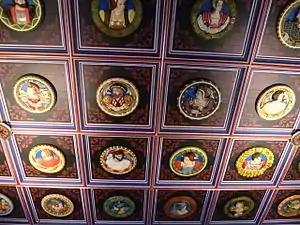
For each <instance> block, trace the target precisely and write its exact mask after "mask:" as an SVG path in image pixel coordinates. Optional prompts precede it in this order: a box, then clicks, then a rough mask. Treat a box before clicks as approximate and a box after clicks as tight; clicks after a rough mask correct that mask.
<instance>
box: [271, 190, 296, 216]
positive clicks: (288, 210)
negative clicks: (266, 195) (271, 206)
mask: <svg viewBox="0 0 300 225" xmlns="http://www.w3.org/2000/svg"><path fill="white" fill-rule="evenodd" d="M277 212H278V214H279V215H281V216H284V217H293V216H298V215H300V195H293V196H290V197H288V198H286V199H284V200H283V201H282V202H281V203H280V204H279V205H278V208H277Z"/></svg>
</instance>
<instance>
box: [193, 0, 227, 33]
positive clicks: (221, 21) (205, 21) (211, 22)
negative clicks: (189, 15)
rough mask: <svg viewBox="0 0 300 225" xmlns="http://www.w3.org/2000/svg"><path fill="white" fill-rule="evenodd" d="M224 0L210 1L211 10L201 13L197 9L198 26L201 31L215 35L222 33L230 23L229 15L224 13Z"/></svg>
mask: <svg viewBox="0 0 300 225" xmlns="http://www.w3.org/2000/svg"><path fill="white" fill-rule="evenodd" d="M225 4H226V2H225V1H224V0H212V10H211V11H202V12H201V8H200V9H199V11H200V12H199V13H200V14H199V16H198V18H197V22H198V26H199V28H200V29H201V30H203V31H204V32H206V33H209V34H216V33H219V32H221V31H223V30H224V29H225V28H226V27H227V26H228V24H229V22H230V15H229V14H228V12H225V10H223V9H224V6H225Z"/></svg>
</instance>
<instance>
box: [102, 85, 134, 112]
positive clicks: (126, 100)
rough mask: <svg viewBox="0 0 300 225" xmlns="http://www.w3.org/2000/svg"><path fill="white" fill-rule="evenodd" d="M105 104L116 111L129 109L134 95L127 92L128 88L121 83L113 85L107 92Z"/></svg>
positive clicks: (104, 99)
mask: <svg viewBox="0 0 300 225" xmlns="http://www.w3.org/2000/svg"><path fill="white" fill-rule="evenodd" d="M102 102H103V104H105V105H106V107H107V108H109V109H110V110H113V111H115V112H118V111H121V110H126V109H128V108H129V107H130V106H131V105H132V103H133V99H132V97H131V96H130V95H129V94H128V93H127V89H126V88H125V87H123V86H120V85H113V86H111V87H110V88H109V90H108V91H107V92H106V93H105V97H104V98H103V101H102Z"/></svg>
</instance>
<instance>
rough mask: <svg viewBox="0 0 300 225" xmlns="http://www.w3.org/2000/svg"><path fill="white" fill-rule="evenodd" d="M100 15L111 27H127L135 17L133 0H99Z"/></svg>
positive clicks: (116, 28) (117, 28)
mask: <svg viewBox="0 0 300 225" xmlns="http://www.w3.org/2000/svg"><path fill="white" fill-rule="evenodd" d="M99 16H100V19H101V20H102V22H104V23H105V24H106V25H107V26H108V27H109V28H111V29H115V30H120V29H125V28H127V27H128V25H129V24H131V23H132V22H133V20H134V18H135V7H134V4H133V2H132V0H99Z"/></svg>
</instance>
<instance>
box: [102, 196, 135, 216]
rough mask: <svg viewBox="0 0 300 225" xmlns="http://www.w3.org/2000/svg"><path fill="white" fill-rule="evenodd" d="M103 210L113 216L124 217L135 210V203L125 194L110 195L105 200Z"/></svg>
mask: <svg viewBox="0 0 300 225" xmlns="http://www.w3.org/2000/svg"><path fill="white" fill-rule="evenodd" d="M103 209H104V211H105V212H106V213H107V214H108V215H109V216H111V217H114V218H126V217H128V216H131V215H132V214H133V213H134V211H135V203H134V201H133V200H132V199H130V198H128V197H125V196H112V197H110V198H108V199H106V200H105V202H104V205H103Z"/></svg>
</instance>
